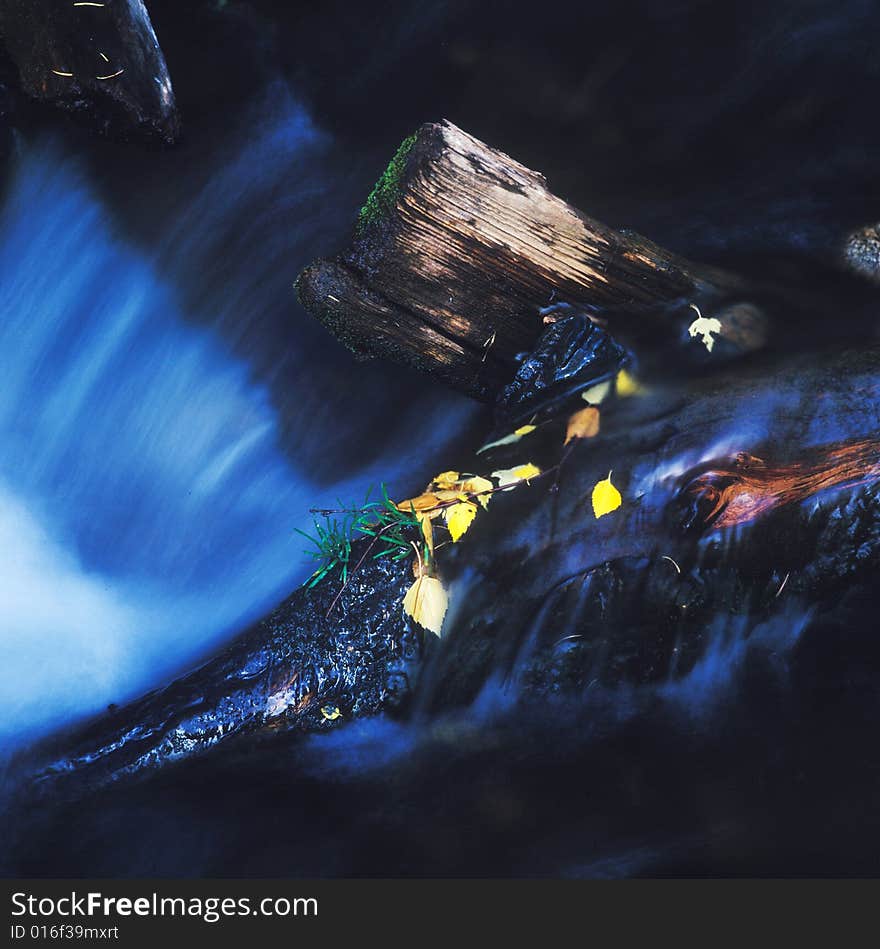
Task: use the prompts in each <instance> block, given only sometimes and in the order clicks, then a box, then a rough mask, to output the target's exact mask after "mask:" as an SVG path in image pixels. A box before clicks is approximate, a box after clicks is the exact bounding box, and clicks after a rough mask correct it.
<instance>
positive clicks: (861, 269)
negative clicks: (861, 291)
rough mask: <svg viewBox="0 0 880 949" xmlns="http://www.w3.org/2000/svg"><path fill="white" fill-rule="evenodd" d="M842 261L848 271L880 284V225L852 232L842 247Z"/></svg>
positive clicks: (872, 225)
mask: <svg viewBox="0 0 880 949" xmlns="http://www.w3.org/2000/svg"><path fill="white" fill-rule="evenodd" d="M843 259H844V263H845V264H846V266H847V267H849V269H850V270H852V271H854V272H855V273H857V274H860V275H861V276H863V277H867V278H868V279H869V280H872V281H873V282H874V283H880V224H869V225H867V226H866V227H861V228H859V229H858V230H856V231H853V232H852V234H850V235H849V237H847V239H846V242H845V243H844V245H843Z"/></svg>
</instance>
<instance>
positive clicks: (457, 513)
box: [443, 501, 478, 543]
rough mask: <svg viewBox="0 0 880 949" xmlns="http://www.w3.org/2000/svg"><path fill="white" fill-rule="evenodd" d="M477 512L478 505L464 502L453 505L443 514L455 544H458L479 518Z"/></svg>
mask: <svg viewBox="0 0 880 949" xmlns="http://www.w3.org/2000/svg"><path fill="white" fill-rule="evenodd" d="M477 510H478V508H477V505H476V504H474V503H473V502H471V501H463V502H462V503H461V504H453V505H452V506H451V507H448V508H446V510H445V511H444V512H443V516H444V518H445V519H446V526H447V527H448V528H449V533H450V534H451V536H452V541H453V543H457V542H458V541H459V540H460V539H461V538H462V537H463V536H464V535H465V534H466V533H467V529H468V528H469V527H470V526H471V524H472V522H473V520H474V518H475V517H476V516H477Z"/></svg>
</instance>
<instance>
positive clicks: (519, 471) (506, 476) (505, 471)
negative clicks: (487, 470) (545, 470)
mask: <svg viewBox="0 0 880 949" xmlns="http://www.w3.org/2000/svg"><path fill="white" fill-rule="evenodd" d="M540 473H541V469H540V468H539V467H538V466H537V465H533V464H532V463H531V462H530V461H528V462H526V463H525V464H524V465H517V466H516V467H515V468H502V469H501V470H500V471H493V472H492V477H493V478H495V479H496V480H497V481H498V484H499V486H500V487H502V488H507V487H512V486H513V485H515V484H518V483H519V482H520V481H528V480H529V478H535V477H537V476H538V475H539V474H540Z"/></svg>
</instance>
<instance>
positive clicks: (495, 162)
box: [297, 122, 753, 399]
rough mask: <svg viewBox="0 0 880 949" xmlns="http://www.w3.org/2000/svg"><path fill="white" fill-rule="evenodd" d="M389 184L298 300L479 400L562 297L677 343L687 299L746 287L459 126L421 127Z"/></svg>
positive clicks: (376, 350) (353, 338) (632, 329)
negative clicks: (603, 219)
mask: <svg viewBox="0 0 880 949" xmlns="http://www.w3.org/2000/svg"><path fill="white" fill-rule="evenodd" d="M392 172H393V174H392ZM382 188H383V192H382V195H381V197H382V201H380V202H379V203H378V204H375V203H374V205H373V206H372V207H370V203H369V202H368V205H367V207H366V208H365V212H362V215H361V220H360V221H359V224H358V227H357V229H356V232H355V238H354V242H353V244H352V245H351V247H350V248H349V249H348V250H347V251H346V252H345V253H343V254H342V255H341V256H339V257H338V258H336V259H335V260H333V261H325V260H319V261H316V262H315V263H313V264H312V265H311V266H310V267H308V268H307V269H306V270H305V271H304V272H303V273H302V274H301V275H300V278H299V280H298V282H297V289H298V292H299V295H300V299H301V301H302V303H303V304H304V306H305V307H306V309H308V310H309V311H310V312H311V313H313V314H314V315H315V316H316V317H317V318H318V319H320V320H321V321H322V322H323V323H325V325H327V326H328V328H329V329H330V330H331V331H332V332H333V333H334V334H335V335H336V336H337V337H338V338H339V339H341V340H342V341H343V342H345V343H346V344H347V345H348V346H349V347H351V348H352V349H353V350H354V351H355V352H357V353H359V354H362V355H368V356H382V357H386V358H390V359H392V360H395V361H397V362H400V363H404V364H407V365H410V366H415V367H416V368H419V369H421V370H423V371H427V372H430V373H432V374H434V375H436V376H438V377H439V378H440V379H442V380H443V381H444V382H446V383H448V384H449V385H451V386H453V387H455V388H457V389H460V390H462V391H464V392H466V393H468V394H469V395H472V396H475V397H477V398H481V399H490V398H492V397H493V396H494V395H495V393H497V391H498V390H499V389H500V388H501V387H502V386H503V385H504V384H505V383H506V382H508V381H509V379H510V377H511V376H512V374H513V372H514V371H515V366H516V362H515V359H516V356H517V355H518V354H520V353H522V352H524V351H528V350H529V349H530V348H531V347H532V346H533V345H534V343H535V340H536V339H537V336H538V335H539V333H540V330H541V318H540V315H539V310H540V308H541V307H544V306H546V305H548V304H549V303H551V302H553V301H566V302H569V303H571V304H573V305H575V306H578V307H582V308H584V309H587V310H588V311H589V312H591V314H595V318H596V319H597V321H602V322H607V323H608V325H609V327H610V328H611V330H612V332H614V333H615V334H617V333H618V332H619V333H620V334H622V335H623V336H624V337H632V338H639V337H643V336H645V335H647V336H648V337H649V338H650V337H653V338H655V339H658V338H661V337H662V338H664V340H665V342H666V343H669V342H670V341H671V340H672V339H673V337H675V336H676V335H677V334H679V333H680V332H681V329H682V327H681V320H682V319H684V320H685V324H684V325H686V324H687V322H689V321H690V320H689V318H688V316H689V317H690V318H692V317H693V313H692V311H688V310H687V307H686V303H687V302H689V301H693V300H706V299H714V298H718V297H720V288H721V287H724V286H732V285H735V284H736V281H735V280H733V279H732V278H727V277H724V276H723V275H720V274H718V273H717V272H714V271H711V270H710V269H709V268H700V267H697V266H696V265H693V264H690V263H688V262H687V261H685V260H683V259H681V258H679V257H677V256H676V255H675V254H672V253H670V252H669V251H666V250H664V249H663V248H661V247H658V246H657V245H655V244H653V243H651V242H650V241H648V240H646V239H645V238H643V237H640V236H639V235H637V234H633V233H629V232H618V231H615V230H613V229H612V228H609V227H606V226H605V225H604V224H601V223H600V222H598V221H595V220H592V219H591V218H589V217H587V216H586V215H584V214H582V213H581V212H580V211H578V210H577V209H576V208H574V207H572V206H571V205H570V204H568V203H566V202H565V201H563V200H562V199H561V198H559V197H558V196H556V195H554V194H553V193H552V192H551V191H550V190H549V188H548V186H547V182H546V180H545V179H544V177H543V175H541V174H539V173H538V172H535V171H532V170H531V169H529V168H526V167H525V166H524V165H521V164H520V163H519V162H517V161H515V160H514V159H513V158H510V157H509V156H508V155H505V154H504V153H503V152H500V151H498V150H496V149H493V148H490V147H489V146H488V145H485V144H484V143H482V142H480V141H479V140H477V139H476V138H474V137H473V136H471V135H468V134H467V133H466V132H463V131H462V130H461V129H459V128H457V127H456V126H454V125H452V124H451V123H449V122H441V123H431V124H428V125H424V126H422V128H421V129H419V131H418V133H417V135H416V136H415V140H414V142H413V143H412V145H411V147H410V148H409V150H408V152H407V153H406V154H405V155H401V154H400V153H399V154H398V156H397V158H395V160H394V161H393V162H392V166H391V167H390V168H389V172H387V173H386V176H385V178H384V180H383V184H382ZM371 201H372V198H371ZM670 306H672V307H674V308H677V309H678V310H679V317H678V323H676V321H675V320H673V319H671V318H670V313H669V307H670ZM724 332H725V331H724V329H722V331H721V334H720V335H721V336H722V337H723V336H724ZM490 341H491V342H490ZM752 342H753V337H752V335H751V334H750V335H749V337H748V338H746V339H745V340H743V334H742V327H741V325H740V326H739V329H738V331H737V334H731V345H734V346H735V347H736V348H737V349H742V348H749V347H750V346H751V345H752Z"/></svg>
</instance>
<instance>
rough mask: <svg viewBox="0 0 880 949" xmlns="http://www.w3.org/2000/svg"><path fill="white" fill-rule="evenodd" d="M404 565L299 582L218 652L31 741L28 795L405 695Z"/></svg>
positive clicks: (139, 769) (85, 784) (131, 773)
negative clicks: (340, 583) (306, 584)
mask: <svg viewBox="0 0 880 949" xmlns="http://www.w3.org/2000/svg"><path fill="white" fill-rule="evenodd" d="M407 583H408V569H407V567H406V566H405V565H402V564H399V563H396V564H392V563H389V562H381V563H380V562H376V561H373V562H371V563H368V564H366V565H365V567H364V569H362V570H361V571H360V572H359V574H358V576H357V577H356V578H355V579H354V581H353V582H352V583H351V584H350V585H349V587H348V588H347V589H346V590H345V591H344V592H343V594H342V595H341V596H340V597H339V600H338V602H336V603H335V604H334V611H333V614H332V616H329V617H328V615H327V610H328V607H329V606H330V604H331V602H333V601H334V599H335V598H336V594H337V588H335V587H331V585H330V584H327V585H324V586H322V587H319V588H317V589H315V590H307V589H305V588H300V589H299V590H297V591H296V592H295V593H293V595H292V596H290V597H289V598H288V599H287V600H285V602H284V603H282V604H281V605H280V606H279V607H278V608H277V609H275V610H274V611H273V612H272V613H271V614H270V615H269V616H267V617H266V618H265V619H264V620H262V621H260V622H259V623H256V624H255V625H254V626H253V627H252V628H251V629H249V630H248V631H246V632H245V633H244V634H242V635H241V636H240V637H239V638H238V639H236V640H235V642H233V643H232V644H231V645H230V646H229V647H228V648H226V649H225V650H223V651H222V652H221V653H220V654H219V655H218V656H217V657H216V658H214V659H212V660H211V661H209V662H207V663H206V664H205V665H203V666H201V667H200V668H198V669H196V670H195V671H194V672H192V673H190V674H189V675H187V676H185V677H183V678H181V679H179V680H178V681H176V682H173V683H172V684H171V685H169V686H167V687H166V688H164V689H162V690H160V691H157V692H153V693H150V694H149V695H147V696H145V697H144V698H142V699H139V700H138V701H136V702H133V703H131V704H129V705H126V706H124V707H122V708H115V707H114V708H111V709H110V711H109V712H108V713H107V714H106V715H104V716H100V717H98V718H97V719H96V720H95V721H93V722H91V723H89V724H87V725H85V726H84V727H81V728H77V729H75V730H74V731H73V732H68V733H65V734H62V735H61V736H59V737H56V738H54V739H51V740H50V741H48V742H47V743H45V744H41V745H39V746H37V747H36V748H34V749H32V750H31V751H29V752H28V753H27V754H26V755H25V756H24V757H23V758H21V759H20V760H19V761H18V763H17V770H19V771H20V772H21V771H26V772H27V773H28V774H30V775H31V779H30V781H29V784H28V795H29V796H32V795H34V794H36V795H38V796H39V797H40V798H42V797H44V796H51V797H53V798H56V799H57V798H60V797H67V796H74V797H75V796H80V795H82V794H85V793H88V792H89V791H91V790H93V789H95V788H97V787H101V786H104V785H107V784H110V783H113V782H115V781H117V780H119V779H122V778H126V777H129V778H131V777H137V776H139V775H141V774H142V773H146V772H149V771H152V770H155V769H156V768H159V767H162V766H164V765H166V764H169V763H172V762H174V761H177V760H179V759H181V758H186V757H190V756H192V755H194V754H197V753H199V752H203V751H206V750H207V749H209V748H211V747H213V746H215V745H217V744H218V743H220V742H221V741H222V742H227V741H229V740H230V739H233V740H234V739H236V738H241V737H243V736H246V735H253V734H254V733H257V732H260V731H263V732H268V733H271V732H272V731H276V730H278V729H281V728H284V729H288V730H294V731H297V730H303V731H307V730H314V729H317V728H321V727H330V725H331V723H332V722H334V721H336V720H337V718H338V719H340V720H341V721H345V720H350V719H351V718H354V717H357V716H363V715H370V714H373V713H375V712H377V711H379V710H380V709H390V708H394V707H397V706H400V705H401V704H403V703H405V701H406V700H407V697H408V695H409V692H410V690H411V687H412V681H411V678H412V676H413V669H414V667H415V666H416V665H417V661H418V659H419V657H420V655H421V645H420V638H419V636H418V634H417V633H416V632H414V631H413V630H411V629H410V628H409V627H408V626H407V625H406V624H404V623H401V622H400V614H399V612H398V611H394V612H393V613H392V612H390V611H389V610H388V608H387V604H391V603H394V602H396V601H399V600H400V599H401V598H402V596H403V594H404V591H405V589H406V586H407Z"/></svg>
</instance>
